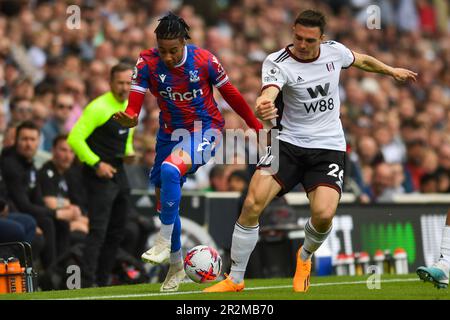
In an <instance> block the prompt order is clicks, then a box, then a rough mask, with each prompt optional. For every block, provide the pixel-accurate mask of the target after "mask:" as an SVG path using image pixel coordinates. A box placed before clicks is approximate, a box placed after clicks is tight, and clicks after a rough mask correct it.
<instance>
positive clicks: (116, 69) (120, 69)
mask: <svg viewBox="0 0 450 320" xmlns="http://www.w3.org/2000/svg"><path fill="white" fill-rule="evenodd" d="M127 70H133V65H131V64H129V63H126V62H119V63H118V64H116V65H115V66H113V67H112V68H111V72H110V73H109V77H110V78H109V79H110V80H112V79H114V75H115V74H116V73H118V72H123V71H127Z"/></svg>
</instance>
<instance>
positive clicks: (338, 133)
mask: <svg viewBox="0 0 450 320" xmlns="http://www.w3.org/2000/svg"><path fill="white" fill-rule="evenodd" d="M292 46H293V45H290V46H287V47H286V48H285V49H282V50H280V51H278V52H275V53H272V54H270V55H269V56H268V57H267V58H266V60H265V61H264V63H263V67H262V83H263V89H264V88H266V87H268V86H276V87H278V88H279V89H280V90H281V92H280V94H279V95H278V97H277V99H276V101H275V104H276V106H277V108H278V109H279V111H278V116H279V118H277V124H278V125H279V127H280V129H281V131H280V134H279V136H278V139H280V140H283V141H286V142H289V143H291V144H294V145H296V146H299V147H303V148H317V149H328V150H338V151H345V150H346V143H345V137H344V131H343V129H342V124H341V120H340V118H339V116H340V101H339V75H340V72H341V69H342V68H348V67H350V66H351V65H352V63H353V62H354V60H355V57H354V55H353V53H352V52H351V51H350V50H349V49H348V48H347V47H345V46H344V45H343V44H341V43H338V42H336V41H326V42H324V43H321V44H320V52H319V56H318V58H316V59H312V60H303V61H302V60H300V59H298V58H297V57H295V56H294V55H293V53H292V52H291V50H292Z"/></svg>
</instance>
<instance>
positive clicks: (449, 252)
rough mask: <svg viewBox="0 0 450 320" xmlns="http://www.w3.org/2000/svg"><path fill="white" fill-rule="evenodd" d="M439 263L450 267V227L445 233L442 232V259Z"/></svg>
mask: <svg viewBox="0 0 450 320" xmlns="http://www.w3.org/2000/svg"><path fill="white" fill-rule="evenodd" d="M439 261H441V262H444V263H445V264H446V265H447V266H450V226H445V227H444V231H442V241H441V258H440V259H439Z"/></svg>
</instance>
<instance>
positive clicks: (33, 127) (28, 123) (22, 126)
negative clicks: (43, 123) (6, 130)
mask: <svg viewBox="0 0 450 320" xmlns="http://www.w3.org/2000/svg"><path fill="white" fill-rule="evenodd" d="M25 129H29V130H36V131H37V132H40V130H39V127H38V126H37V125H36V124H35V123H34V122H33V121H30V120H26V121H24V122H22V123H21V124H19V125H18V126H17V129H16V142H17V139H18V137H19V134H20V131H22V130H25Z"/></svg>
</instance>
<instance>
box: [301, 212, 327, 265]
mask: <svg viewBox="0 0 450 320" xmlns="http://www.w3.org/2000/svg"><path fill="white" fill-rule="evenodd" d="M332 228H333V226H331V227H330V229H328V231H326V232H324V233H320V232H318V231H317V230H316V229H315V228H314V226H313V225H312V223H311V218H309V219H308V221H307V222H306V224H305V242H304V243H303V247H302V250H301V252H300V258H301V259H302V260H303V261H306V260H308V259H311V256H312V255H313V253H314V252H316V250H317V249H319V247H320V246H321V245H322V243H323V242H324V241H325V240H326V238H328V235H329V234H330V232H331V229H332Z"/></svg>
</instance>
